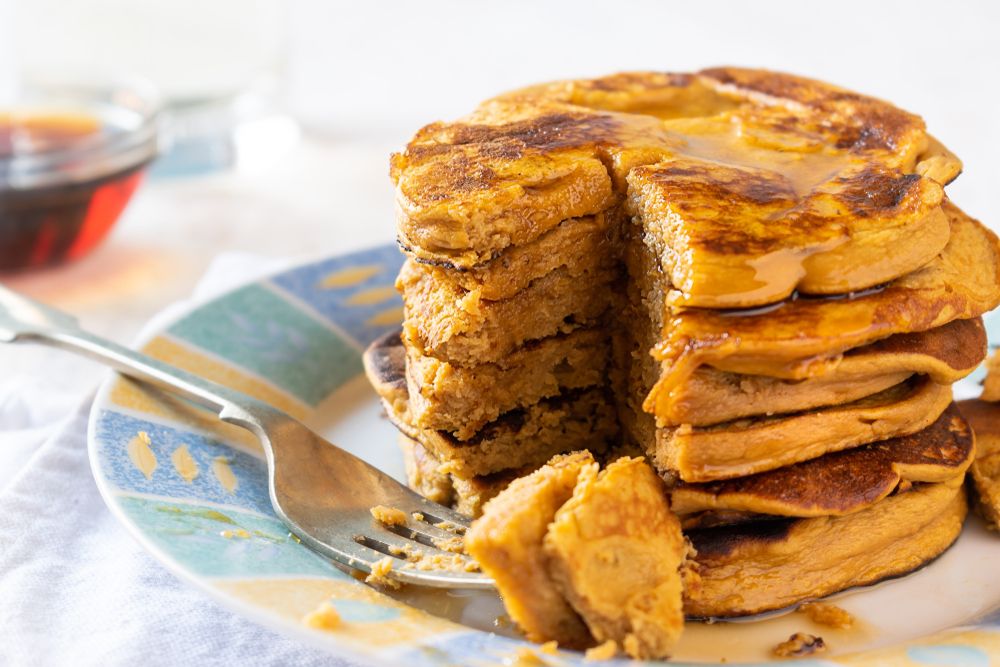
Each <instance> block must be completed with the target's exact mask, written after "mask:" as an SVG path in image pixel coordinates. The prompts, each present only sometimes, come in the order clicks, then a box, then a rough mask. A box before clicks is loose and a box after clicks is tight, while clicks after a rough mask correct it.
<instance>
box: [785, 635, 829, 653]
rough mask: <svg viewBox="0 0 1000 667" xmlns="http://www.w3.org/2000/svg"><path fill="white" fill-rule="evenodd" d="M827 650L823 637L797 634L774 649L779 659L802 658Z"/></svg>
mask: <svg viewBox="0 0 1000 667" xmlns="http://www.w3.org/2000/svg"><path fill="white" fill-rule="evenodd" d="M825 650H826V643H825V642H824V641H823V638H822V637H816V636H814V635H810V634H807V633H805V632H796V633H795V634H794V635H792V636H791V637H789V638H788V640H787V641H783V642H781V643H780V644H778V645H777V646H775V647H774V655H776V656H778V657H779V658H801V657H803V656H806V655H812V654H814V653H822V652H823V651H825Z"/></svg>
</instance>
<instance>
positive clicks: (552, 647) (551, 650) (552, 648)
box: [538, 640, 559, 655]
mask: <svg viewBox="0 0 1000 667" xmlns="http://www.w3.org/2000/svg"><path fill="white" fill-rule="evenodd" d="M538 650H539V651H541V652H542V653H545V654H548V655H556V653H557V652H558V651H559V642H557V641H555V640H553V641H550V642H545V643H544V644H542V645H541V646H539V647H538Z"/></svg>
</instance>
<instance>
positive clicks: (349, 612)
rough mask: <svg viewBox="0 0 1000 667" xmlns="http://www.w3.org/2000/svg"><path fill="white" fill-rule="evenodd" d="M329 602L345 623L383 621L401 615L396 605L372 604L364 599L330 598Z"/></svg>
mask: <svg viewBox="0 0 1000 667" xmlns="http://www.w3.org/2000/svg"><path fill="white" fill-rule="evenodd" d="M329 602H330V604H331V605H332V606H333V608H334V609H336V610H337V614H339V615H340V618H341V619H342V620H344V621H346V622H347V623H383V622H385V621H392V620H395V619H397V618H399V617H400V616H402V615H403V612H401V611H400V610H399V609H397V608H396V607H387V606H385V605H379V604H373V603H371V602H365V601H364V600H337V599H335V598H330V600H329Z"/></svg>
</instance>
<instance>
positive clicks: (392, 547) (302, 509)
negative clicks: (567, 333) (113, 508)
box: [0, 286, 493, 589]
mask: <svg viewBox="0 0 1000 667" xmlns="http://www.w3.org/2000/svg"><path fill="white" fill-rule="evenodd" d="M0 342H4V343H16V342H33V343H41V344H44V345H49V346H52V347H57V348H61V349H65V350H69V351H71V352H76V353H78V354H82V355H84V356H87V357H90V358H91V359H94V360H96V361H99V362H101V363H104V364H106V365H108V366H111V367H112V368H114V369H116V370H117V371H119V372H120V373H122V374H124V375H127V376H130V377H133V378H136V379H138V380H142V381H145V382H148V383H151V384H154V385H156V386H158V387H163V388H166V389H168V390H169V391H171V392H173V393H176V394H180V395H182V396H184V397H185V398H187V399H189V400H191V401H193V402H195V403H197V404H199V405H201V406H204V407H206V408H208V409H210V410H212V411H214V412H215V413H216V414H218V416H219V419H221V420H222V421H224V422H228V423H230V424H235V425H236V426H240V427H242V428H245V429H247V430H248V431H250V432H251V433H253V434H254V435H255V436H256V437H257V439H258V440H260V443H261V445H263V448H264V453H265V455H266V458H267V474H268V489H269V491H270V496H271V506H272V507H273V508H274V511H275V512H276V513H277V515H278V516H279V517H280V518H281V520H282V521H284V523H285V525H286V526H288V528H289V530H291V532H292V533H294V534H295V535H297V536H298V537H299V539H301V540H302V542H303V543H304V544H306V545H307V546H309V547H310V548H312V549H313V550H315V551H317V552H318V553H320V554H322V555H324V556H327V557H329V558H332V559H334V560H336V561H338V562H340V563H343V564H344V565H347V566H349V567H352V568H355V569H358V570H361V571H363V572H371V570H372V567H373V566H374V565H375V564H376V562H378V561H381V560H383V559H384V558H385V557H386V556H390V557H392V558H393V561H392V562H393V567H392V568H391V569H390V570H389V571H388V573H387V575H386V576H388V577H391V578H393V579H396V580H398V581H401V582H404V583H408V584H418V585H421V586H435V587H441V588H480V589H486V588H491V587H492V586H493V581H492V580H491V579H490V578H488V577H486V576H485V575H483V574H480V573H476V572H466V571H451V570H434V569H432V570H422V569H416V568H415V567H414V566H413V565H410V566H409V567H407V566H408V564H409V561H408V560H407V558H406V554H407V553H410V554H414V553H416V554H426V555H428V556H431V557H434V556H441V557H443V558H446V559H448V560H449V561H454V560H455V554H454V553H452V552H450V551H445V550H442V549H439V548H437V547H436V546H435V543H437V544H440V543H441V542H442V541H443V540H450V539H451V540H453V538H455V537H456V535H462V534H463V533H464V531H465V529H466V528H467V527H468V519H467V518H466V517H464V516H463V515H461V514H458V513H456V512H453V511H452V510H450V509H448V508H446V507H443V506H441V505H438V504H437V503H434V502H431V501H429V500H427V499H426V498H424V497H423V496H421V495H419V494H417V493H415V492H413V491H411V490H410V489H408V488H407V487H405V486H403V485H402V484H400V483H399V482H397V481H396V480H394V479H393V478H392V477H389V476H388V475H386V474H385V473H383V472H382V471H380V470H378V469H377V468H374V467H373V466H371V465H369V464H367V463H365V462H364V461H362V460H361V459H359V458H357V457H356V456H353V455H352V454H349V453H347V452H345V451H344V450H342V449H340V448H339V447H337V446H335V445H333V444H332V443H330V442H328V441H326V440H324V439H323V438H321V437H320V436H318V435H316V434H315V433H313V432H312V431H311V430H310V429H309V428H307V427H306V426H305V425H303V424H302V423H301V422H299V421H298V420H296V419H294V418H293V417H291V416H290V415H288V414H286V413H285V412H283V411H281V410H278V409H277V408H275V407H272V406H270V405H268V404H266V403H264V402H263V401H259V400H257V399H255V398H253V397H251V396H247V395H246V394H243V393H241V392H238V391H235V390H233V389H230V388H228V387H224V386H222V385H219V384H216V383H214V382H211V381H209V380H206V379H204V378H201V377H198V376H197V375H194V374H192V373H189V372H187V371H184V370H181V369H179V368H176V367H174V366H170V365H169V364H165V363H163V362H161V361H159V360H157V359H154V358H152V357H149V356H146V355H144V354H141V353H139V352H136V351H134V350H131V349H128V348H126V347H123V346H121V345H118V344H116V343H114V342H112V341H110V340H106V339H103V338H101V337H99V336H96V335H94V334H92V333H89V332H87V331H84V330H83V329H82V328H80V326H79V324H78V323H77V321H76V319H75V318H74V317H72V316H70V315H68V314H66V313H63V312H61V311H59V310H56V309H55V308H52V307H50V306H46V305H45V304H42V303H39V302H37V301H35V300H33V299H29V298H28V297H25V296H23V295H20V294H17V293H16V292H12V291H11V290H9V289H7V288H4V287H2V286H0ZM376 505H384V506H386V507H391V508H396V509H399V510H401V511H403V512H405V514H406V516H407V521H406V523H405V524H403V525H396V526H388V525H385V524H382V523H380V522H379V521H376V520H375V519H374V518H373V517H372V514H371V508H372V507H374V506H376ZM462 558H464V557H462Z"/></svg>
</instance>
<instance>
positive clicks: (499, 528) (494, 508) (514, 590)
mask: <svg viewBox="0 0 1000 667" xmlns="http://www.w3.org/2000/svg"><path fill="white" fill-rule="evenodd" d="M596 472H597V463H595V462H594V460H593V458H591V456H590V454H589V453H587V452H575V453H573V454H568V455H566V456H557V457H556V458H554V459H552V461H550V462H549V464H548V465H546V466H544V467H542V468H540V469H539V470H537V471H535V472H534V473H532V474H530V475H528V476H527V477H522V478H520V479H517V480H515V481H514V482H513V483H512V484H511V485H510V486H509V487H508V488H507V490H506V491H505V492H504V493H502V494H500V495H499V496H497V497H496V498H494V499H493V500H491V501H490V502H489V503H488V504H487V506H486V510H485V512H484V513H483V516H482V517H481V518H479V519H478V520H476V521H475V522H474V523H473V524H472V527H471V528H469V530H468V531H467V532H466V534H465V550H466V552H467V553H468V554H469V555H470V556H472V557H473V558H475V559H476V560H477V561H478V562H479V564H480V566H481V567H482V569H483V572H485V573H486V574H488V575H489V576H491V577H493V579H494V581H496V586H497V590H498V591H499V592H500V596H501V597H502V598H503V603H504V607H505V608H506V609H507V612H508V613H509V614H510V617H511V619H513V621H514V622H515V623H516V624H517V625H518V627H519V628H521V630H522V631H523V632H524V633H525V635H526V636H527V637H528V639H531V640H532V641H537V642H546V641H551V640H555V641H557V642H559V644H560V645H562V646H566V647H569V648H582V647H585V646H589V645H590V644H591V638H590V633H589V632H588V631H587V627H586V626H585V625H584V623H583V621H582V620H581V619H580V617H579V616H578V615H577V613H576V612H575V611H574V610H573V609H572V607H571V606H570V605H569V603H568V602H567V601H566V599H565V598H564V597H563V595H562V592H561V591H560V589H559V587H558V585H557V584H556V582H555V581H554V580H553V579H552V578H551V577H550V575H549V573H548V556H547V555H546V554H545V552H544V551H543V547H542V541H543V539H544V537H545V534H546V532H547V531H548V528H549V523H551V522H552V520H553V518H555V516H556V512H557V510H558V509H559V508H560V507H562V505H563V503H565V502H566V501H567V500H569V499H570V497H571V496H572V495H573V489H574V487H575V486H576V483H577V479H578V478H579V477H580V476H581V475H582V474H596Z"/></svg>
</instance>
